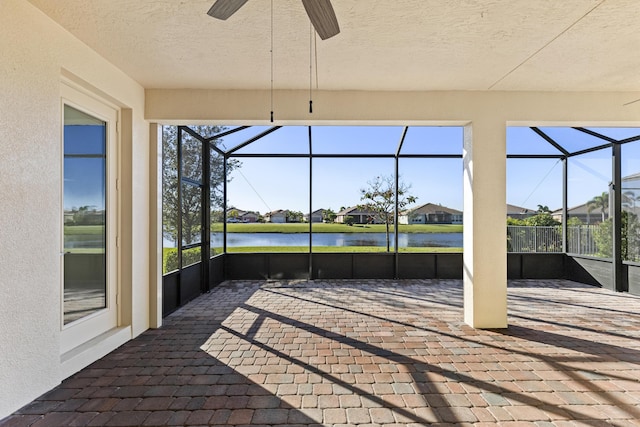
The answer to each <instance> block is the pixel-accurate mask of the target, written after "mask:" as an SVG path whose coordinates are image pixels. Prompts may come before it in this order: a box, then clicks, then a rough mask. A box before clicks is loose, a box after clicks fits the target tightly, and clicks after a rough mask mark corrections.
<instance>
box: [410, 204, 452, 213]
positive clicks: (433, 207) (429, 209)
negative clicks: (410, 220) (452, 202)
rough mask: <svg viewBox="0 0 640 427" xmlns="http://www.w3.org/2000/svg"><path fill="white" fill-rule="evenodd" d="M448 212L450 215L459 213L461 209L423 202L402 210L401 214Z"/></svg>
mask: <svg viewBox="0 0 640 427" xmlns="http://www.w3.org/2000/svg"><path fill="white" fill-rule="evenodd" d="M443 212H444V213H448V214H451V215H460V214H462V211H459V210H457V209H453V208H448V207H446V206H442V205H437V204H435V203H425V204H424V205H421V206H418V207H416V208H412V209H407V210H405V211H404V212H402V214H403V215H407V214H414V215H415V214H434V213H443Z"/></svg>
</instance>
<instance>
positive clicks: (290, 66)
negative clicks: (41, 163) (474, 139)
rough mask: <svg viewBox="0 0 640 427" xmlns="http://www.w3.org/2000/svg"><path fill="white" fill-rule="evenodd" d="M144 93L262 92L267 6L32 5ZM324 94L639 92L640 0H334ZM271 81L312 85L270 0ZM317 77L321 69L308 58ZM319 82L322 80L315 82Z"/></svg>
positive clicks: (298, 45)
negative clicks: (227, 14)
mask: <svg viewBox="0 0 640 427" xmlns="http://www.w3.org/2000/svg"><path fill="white" fill-rule="evenodd" d="M30 1H31V3H33V4H34V5H35V6H37V7H38V8H39V9H41V10H42V11H43V12H44V13H46V14H47V15H49V16H50V17H51V18H53V19H54V20H55V21H57V22H59V23H60V25H62V26H63V27H64V28H66V29H67V30H68V31H70V32H71V33H73V34H74V35H75V36H76V37H78V38H79V39H81V40H82V41H84V42H85V43H86V44H87V45H89V46H90V47H92V48H93V49H94V50H96V51H97V52H98V53H100V54H101V55H103V56H104V57H105V58H107V59H108V60H109V61H111V62H113V63H114V64H115V65H117V66H118V67H119V68H121V69H122V70H123V71H124V72H125V73H127V74H128V75H130V76H131V77H133V78H134V79H136V80H137V81H138V82H139V83H140V84H142V85H143V86H144V87H146V88H213V89H229V88H232V89H236V88H237V89H266V88H269V87H270V84H271V83H270V79H271V73H270V70H271V58H270V45H271V40H272V39H271V0H250V1H248V2H247V3H246V4H245V5H244V6H243V7H242V8H241V9H240V10H239V11H238V12H237V13H236V14H235V15H233V16H232V17H231V18H229V20H227V21H219V20H216V19H213V18H211V17H209V16H208V15H207V14H206V12H207V10H208V9H209V7H210V6H211V4H212V3H213V0H90V1H87V0H55V1H52V0H30ZM333 6H334V9H335V12H336V15H337V17H338V21H339V23H340V28H341V33H340V34H338V35H337V36H335V37H333V38H331V39H328V40H324V41H323V40H320V39H319V38H318V40H317V86H318V88H319V89H321V90H343V89H346V90H544V91H559V90H565V91H638V90H640V30H638V29H639V28H640V0H333ZM273 21H274V25H273V45H274V52H273V80H274V82H273V85H274V88H276V89H308V88H309V84H310V67H309V66H310V56H309V55H310V24H309V20H308V18H307V16H306V14H305V11H304V8H303V6H302V3H301V2H300V1H299V0H273ZM313 62H314V64H313V66H314V68H315V60H314V61H313ZM311 81H312V83H313V86H314V88H315V87H316V75H315V72H314V75H313V77H312V78H311Z"/></svg>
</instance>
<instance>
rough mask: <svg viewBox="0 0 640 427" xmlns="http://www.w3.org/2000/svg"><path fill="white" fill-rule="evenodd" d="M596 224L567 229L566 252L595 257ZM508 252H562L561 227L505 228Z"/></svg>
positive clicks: (596, 248) (513, 226) (519, 226)
mask: <svg viewBox="0 0 640 427" xmlns="http://www.w3.org/2000/svg"><path fill="white" fill-rule="evenodd" d="M597 230H598V225H597V224H591V225H575V226H569V227H568V228H567V252H568V253H574V254H579V255H594V256H595V255H597V254H598V253H599V251H598V245H597V243H596V238H595V236H596V233H597ZM507 248H508V252H527V253H559V252H562V226H561V225H557V226H521V225H508V226H507Z"/></svg>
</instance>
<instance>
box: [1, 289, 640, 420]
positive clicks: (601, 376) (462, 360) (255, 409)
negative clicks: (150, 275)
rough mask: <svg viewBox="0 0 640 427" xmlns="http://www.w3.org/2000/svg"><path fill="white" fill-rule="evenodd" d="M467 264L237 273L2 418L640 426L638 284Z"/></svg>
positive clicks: (639, 304) (639, 305) (639, 311)
mask: <svg viewBox="0 0 640 427" xmlns="http://www.w3.org/2000/svg"><path fill="white" fill-rule="evenodd" d="M509 325H510V326H509V328H508V329H502V330H476V329H473V328H471V327H469V326H467V325H466V324H464V323H463V312H462V282H461V281H458V280H396V281H394V280H359V281H352V280H350V281H346V280H330V281H323V280H316V281H283V282H264V281H234V282H225V283H224V284H222V285H221V286H219V287H218V288H216V289H214V290H213V291H211V292H210V293H208V294H206V295H203V296H201V297H199V298H198V299H196V300H194V301H193V302H191V303H189V304H188V305H186V306H185V307H183V308H181V309H180V310H178V311H177V312H175V313H174V314H172V315H171V316H169V317H167V318H166V319H165V325H164V326H163V327H162V328H161V329H158V330H150V331H147V332H145V333H144V334H143V335H142V336H140V337H138V338H136V339H135V340H132V341H130V342H129V343H127V344H126V345H124V346H122V347H121V348H119V349H118V350H116V351H115V352H113V353H111V354H109V355H108V356H106V357H105V358H103V359H101V360H99V361H97V362H96V363H94V364H92V365H91V366H89V367H88V368H86V369H84V370H83V371H81V372H79V373H77V374H76V375H74V376H73V377H71V378H69V379H67V380H66V381H64V382H63V383H62V384H61V385H60V386H59V387H57V388H56V389H54V390H52V391H51V392H49V393H47V394H45V395H44V396H42V397H40V398H39V399H37V400H36V401H34V402H32V403H31V404H29V405H27V406H26V407H24V408H22V409H21V410H20V411H18V412H17V413H15V414H13V415H12V416H10V417H8V418H6V419H5V420H4V421H0V426H3V427H5V426H27V425H28V426H52V425H60V426H73V425H90V426H101V425H106V426H165V425H220V426H230V425H231V426H249V425H251V426H258V425H259V426H263V425H277V426H283V425H291V426H307V425H317V426H425V425H474V426H483V425H504V426H528V425H531V426H640V421H638V420H640V298H638V297H634V296H630V295H627V294H620V293H613V292H609V291H606V290H602V289H598V288H595V287H591V286H587V285H582V284H578V283H575V282H570V281H562V280H553V281H529V280H522V281H511V282H509Z"/></svg>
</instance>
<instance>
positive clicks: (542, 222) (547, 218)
mask: <svg viewBox="0 0 640 427" xmlns="http://www.w3.org/2000/svg"><path fill="white" fill-rule="evenodd" d="M524 224H525V225H533V226H553V225H560V221H558V220H556V219H555V218H554V217H553V216H551V213H549V212H541V213H539V214H537V215H534V216H530V217H529V218H526V219H525V220H524Z"/></svg>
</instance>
